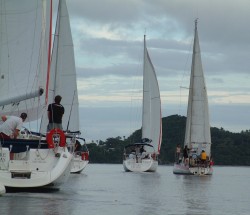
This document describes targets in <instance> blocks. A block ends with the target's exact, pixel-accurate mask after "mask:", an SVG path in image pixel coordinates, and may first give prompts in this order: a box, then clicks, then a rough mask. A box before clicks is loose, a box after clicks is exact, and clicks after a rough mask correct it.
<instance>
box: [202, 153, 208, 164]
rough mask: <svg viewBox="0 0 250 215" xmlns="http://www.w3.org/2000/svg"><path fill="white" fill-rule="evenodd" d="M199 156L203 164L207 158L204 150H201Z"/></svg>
mask: <svg viewBox="0 0 250 215" xmlns="http://www.w3.org/2000/svg"><path fill="white" fill-rule="evenodd" d="M200 158H201V163H202V164H205V163H206V160H207V154H206V152H205V151H204V150H202V151H201V156H200Z"/></svg>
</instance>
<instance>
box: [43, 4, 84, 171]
mask: <svg viewBox="0 0 250 215" xmlns="http://www.w3.org/2000/svg"><path fill="white" fill-rule="evenodd" d="M76 80H77V79H76V68H75V58H74V47H73V40H72V35H71V28H70V21H69V14H68V10H67V5H66V1H65V0H59V4H58V14H57V22H56V28H55V37H54V42H53V50H52V62H51V72H50V82H49V87H48V89H49V90H48V101H49V103H53V101H54V98H55V96H56V95H62V101H61V104H62V105H63V106H64V108H65V110H66V111H65V113H64V116H63V119H62V127H63V129H64V130H65V135H66V139H67V146H68V147H69V151H70V152H71V153H72V154H73V163H72V166H71V173H80V172H81V171H82V170H83V169H84V168H85V167H86V165H87V164H88V162H89V160H88V157H89V156H88V151H85V152H82V151H76V150H75V144H76V142H80V141H81V142H82V141H85V140H84V138H82V137H81V132H80V125H79V119H80V117H79V101H78V90H77V81H76ZM46 114H47V113H45V114H44V116H43V122H42V123H43V126H42V127H43V128H45V127H46V125H47V124H48V118H47V115H46ZM43 132H45V131H43Z"/></svg>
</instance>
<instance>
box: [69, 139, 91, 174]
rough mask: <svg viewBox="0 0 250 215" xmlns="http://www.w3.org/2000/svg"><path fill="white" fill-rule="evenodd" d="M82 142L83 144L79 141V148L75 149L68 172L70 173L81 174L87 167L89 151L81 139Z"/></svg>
mask: <svg viewBox="0 0 250 215" xmlns="http://www.w3.org/2000/svg"><path fill="white" fill-rule="evenodd" d="M78 141H79V139H78ZM82 141H84V143H83V144H81V143H80V141H79V144H80V147H79V148H78V147H77V148H76V147H75V150H74V157H73V164H72V167H71V171H70V172H71V173H81V172H82V171H83V170H84V168H85V167H86V166H87V164H88V163H89V151H88V148H87V146H86V144H85V140H84V139H83V140H82ZM75 145H76V144H75Z"/></svg>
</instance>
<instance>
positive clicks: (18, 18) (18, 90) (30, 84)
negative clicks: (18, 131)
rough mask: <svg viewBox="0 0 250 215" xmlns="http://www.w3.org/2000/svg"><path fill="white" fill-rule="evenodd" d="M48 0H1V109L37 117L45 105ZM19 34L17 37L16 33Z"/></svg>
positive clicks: (34, 118) (2, 112) (6, 111)
mask: <svg viewBox="0 0 250 215" xmlns="http://www.w3.org/2000/svg"><path fill="white" fill-rule="evenodd" d="M48 10H49V4H47V2H46V1H45V0H43V1H39V0H34V1H29V0H22V2H21V4H20V1H19V0H11V1H4V0H0V29H1V30H0V110H1V114H11V115H19V114H20V113H21V112H27V113H28V119H27V121H32V120H36V119H38V118H39V117H40V116H41V114H42V112H43V109H44V107H45V98H44V93H43V92H44V90H45V85H46V72H47V71H46V68H47V52H48V46H47V45H46V44H48V38H49V33H48V28H49V26H48V25H46V23H48V22H47V20H48V19H49V14H48V13H47V11H48ZM17 35H18V37H17Z"/></svg>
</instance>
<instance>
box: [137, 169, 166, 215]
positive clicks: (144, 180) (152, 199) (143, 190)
mask: <svg viewBox="0 0 250 215" xmlns="http://www.w3.org/2000/svg"><path fill="white" fill-rule="evenodd" d="M161 180H162V179H161V175H160V174H159V173H158V172H154V173H140V180H139V189H140V193H139V198H138V200H140V204H141V205H142V207H140V209H139V211H138V215H145V214H155V212H156V211H159V208H160V206H161V202H162V201H161V199H160V198H159V187H161Z"/></svg>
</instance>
